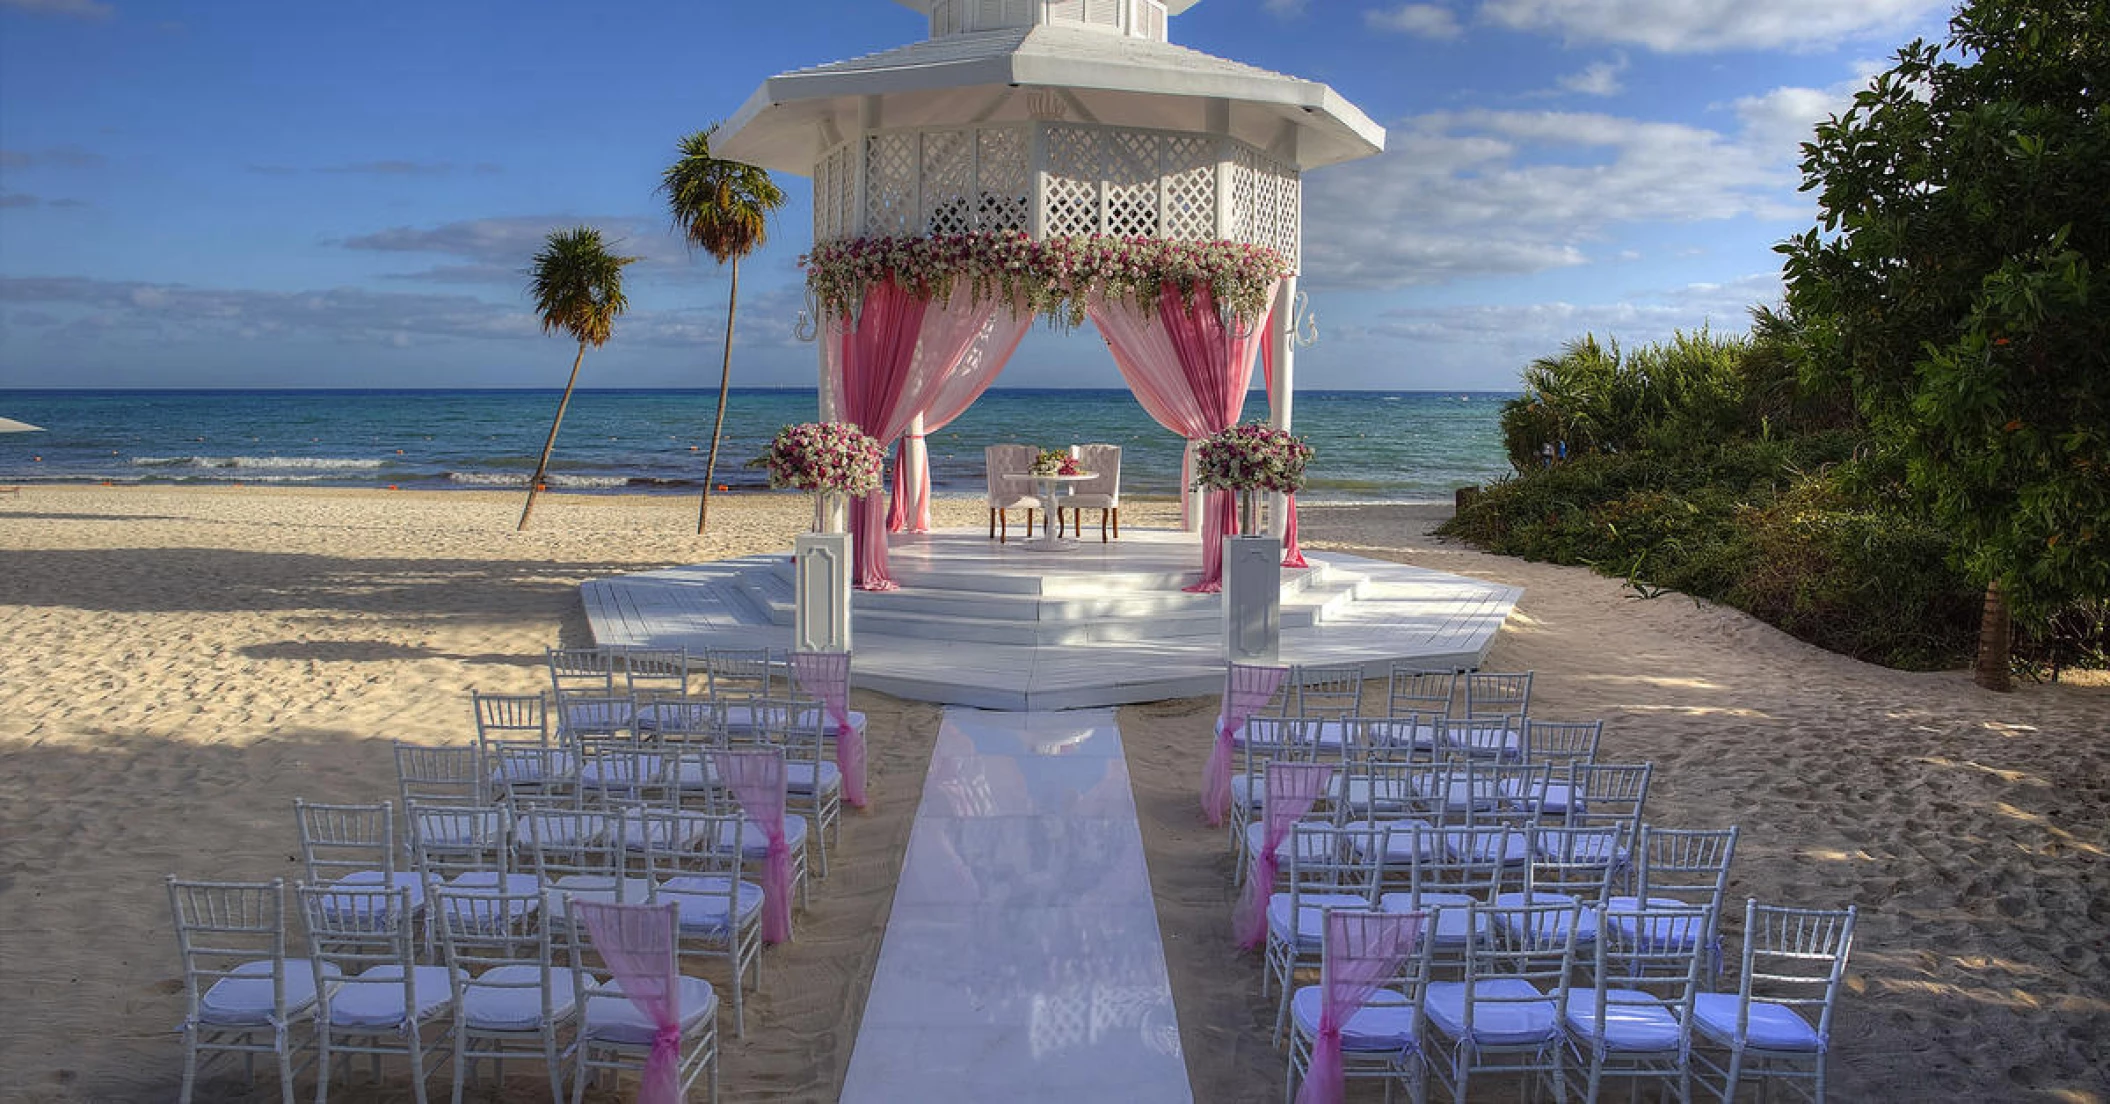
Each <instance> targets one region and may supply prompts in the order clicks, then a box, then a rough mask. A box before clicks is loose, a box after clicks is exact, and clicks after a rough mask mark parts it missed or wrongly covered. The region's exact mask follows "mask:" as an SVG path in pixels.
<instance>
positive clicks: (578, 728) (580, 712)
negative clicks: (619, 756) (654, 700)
mask: <svg viewBox="0 0 2110 1104" xmlns="http://www.w3.org/2000/svg"><path fill="white" fill-rule="evenodd" d="M630 714H631V709H630V706H629V705H628V704H627V703H624V702H571V703H569V704H560V705H559V706H558V707H557V722H558V726H559V727H560V728H563V729H564V730H566V731H568V732H613V731H614V730H616V729H619V728H628V727H630Z"/></svg>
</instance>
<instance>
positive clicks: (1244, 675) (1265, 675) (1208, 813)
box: [1202, 663, 1289, 828]
mask: <svg viewBox="0 0 2110 1104" xmlns="http://www.w3.org/2000/svg"><path fill="white" fill-rule="evenodd" d="M1288 675H1289V668H1287V667H1255V666H1252V665H1250V664H1244V663H1233V664H1231V669H1230V671H1229V672H1228V673H1226V674H1225V676H1224V698H1223V707H1222V708H1221V709H1220V710H1218V713H1217V718H1216V743H1215V745H1214V746H1213V747H1211V748H1210V749H1209V762H1208V764H1207V765H1206V766H1204V767H1203V768H1202V816H1204V817H1206V818H1207V819H1208V821H1209V827H1211V828H1221V827H1223V822H1224V816H1225V814H1227V813H1229V812H1230V811H1231V751H1232V747H1231V745H1232V743H1233V742H1234V741H1235V739H1236V738H1237V736H1238V730H1239V729H1241V728H1244V727H1245V723H1246V719H1247V718H1249V717H1251V716H1252V715H1253V714H1254V713H1256V712H1258V711H1259V710H1260V707H1261V706H1263V705H1266V704H1267V703H1268V699H1270V698H1272V697H1274V696H1275V691H1276V689H1278V688H1279V687H1280V686H1281V685H1282V680H1283V679H1284V678H1285V677H1287V676H1288Z"/></svg>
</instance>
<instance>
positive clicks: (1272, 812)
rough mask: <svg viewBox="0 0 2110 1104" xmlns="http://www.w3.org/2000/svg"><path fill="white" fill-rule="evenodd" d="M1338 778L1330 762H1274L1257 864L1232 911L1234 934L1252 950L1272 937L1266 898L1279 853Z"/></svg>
mask: <svg viewBox="0 0 2110 1104" xmlns="http://www.w3.org/2000/svg"><path fill="white" fill-rule="evenodd" d="M1332 780H1333V764H1331V763H1269V764H1268V765H1267V781H1266V783H1265V789H1264V790H1263V791H1262V793H1263V796H1262V799H1261V802H1260V823H1261V824H1262V826H1263V827H1262V828H1261V838H1260V847H1259V849H1258V850H1255V851H1254V852H1253V865H1252V867H1251V869H1249V870H1248V871H1247V872H1246V879H1245V888H1244V890H1243V891H1241V892H1240V893H1239V896H1238V909H1237V912H1236V913H1234V914H1233V915H1232V917H1231V934H1232V935H1233V936H1234V937H1236V938H1237V940H1238V946H1239V947H1240V948H1242V949H1244V950H1252V949H1253V948H1255V947H1258V946H1260V945H1261V944H1262V943H1264V942H1266V940H1267V899H1268V895H1269V894H1271V893H1273V892H1274V891H1275V875H1276V874H1278V873H1280V872H1281V869H1282V867H1281V859H1280V858H1278V857H1277V856H1276V854H1275V852H1276V851H1278V850H1280V849H1281V847H1282V841H1283V840H1286V839H1288V838H1289V834H1290V832H1292V831H1294V830H1295V828H1296V826H1297V822H1298V821H1299V820H1302V819H1304V814H1306V813H1308V812H1311V807H1312V806H1314V805H1317V804H1318V803H1319V798H1320V797H1322V796H1324V795H1325V793H1326V785H1327V783H1328V782H1331V781H1332Z"/></svg>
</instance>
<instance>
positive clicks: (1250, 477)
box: [1194, 422, 1312, 494]
mask: <svg viewBox="0 0 2110 1104" xmlns="http://www.w3.org/2000/svg"><path fill="white" fill-rule="evenodd" d="M1311 457H1312V447H1311V446H1310V445H1307V444H1305V443H1304V439H1303V438H1301V437H1294V436H1291V435H1290V433H1289V432H1288V431H1287V430H1281V429H1270V428H1268V426H1267V424H1266V423H1264V422H1241V423H1239V424H1238V425H1234V426H1232V427H1231V428H1229V429H1226V430H1224V431H1223V432H1221V433H1217V434H1214V435H1212V436H1210V437H1207V438H1205V439H1203V441H1202V442H1201V444H1200V445H1198V446H1196V447H1195V450H1194V487H1195V489H1196V490H1210V491H1273V492H1276V493H1278V494H1296V493H1297V492H1298V491H1300V490H1303V489H1304V467H1305V465H1306V464H1309V463H1311Z"/></svg>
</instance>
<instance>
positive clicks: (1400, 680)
mask: <svg viewBox="0 0 2110 1104" xmlns="http://www.w3.org/2000/svg"><path fill="white" fill-rule="evenodd" d="M1244 666H1245V665H1242V664H1232V665H1231V672H1230V677H1231V679H1232V680H1234V681H1235V680H1236V679H1237V678H1238V677H1239V673H1240V669H1241V668H1242V667H1244ZM1255 670H1257V668H1255ZM1283 670H1284V672H1285V673H1284V674H1283V675H1282V676H1281V681H1280V683H1279V686H1278V688H1277V689H1276V690H1275V692H1274V694H1273V695H1272V696H1271V697H1270V698H1269V699H1268V700H1267V702H1266V704H1265V705H1263V706H1261V707H1260V709H1259V711H1258V712H1259V715H1262V716H1269V715H1272V716H1280V717H1289V716H1305V717H1324V718H1337V717H1360V716H1377V715H1382V716H1388V717H1403V716H1407V715H1409V714H1420V715H1423V716H1429V715H1434V716H1439V717H1453V716H1457V717H1467V716H1505V715H1508V714H1523V715H1528V714H1529V713H1530V712H1531V679H1532V672H1530V671H1478V670H1468V671H1432V670H1429V669H1428V668H1426V667H1425V666H1423V665H1421V664H1418V663H1413V662H1398V663H1393V664H1392V665H1391V667H1390V669H1389V670H1388V671H1387V673H1386V676H1385V698H1384V702H1383V710H1382V712H1380V711H1379V710H1378V709H1376V708H1374V707H1375V706H1376V705H1377V704H1378V703H1376V702H1373V701H1369V700H1368V698H1369V694H1368V693H1367V692H1366V691H1365V688H1364V687H1365V682H1366V676H1365V675H1364V671H1363V667H1362V666H1361V665H1360V664H1352V663H1350V664H1292V665H1289V666H1287V667H1286V668H1283Z"/></svg>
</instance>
